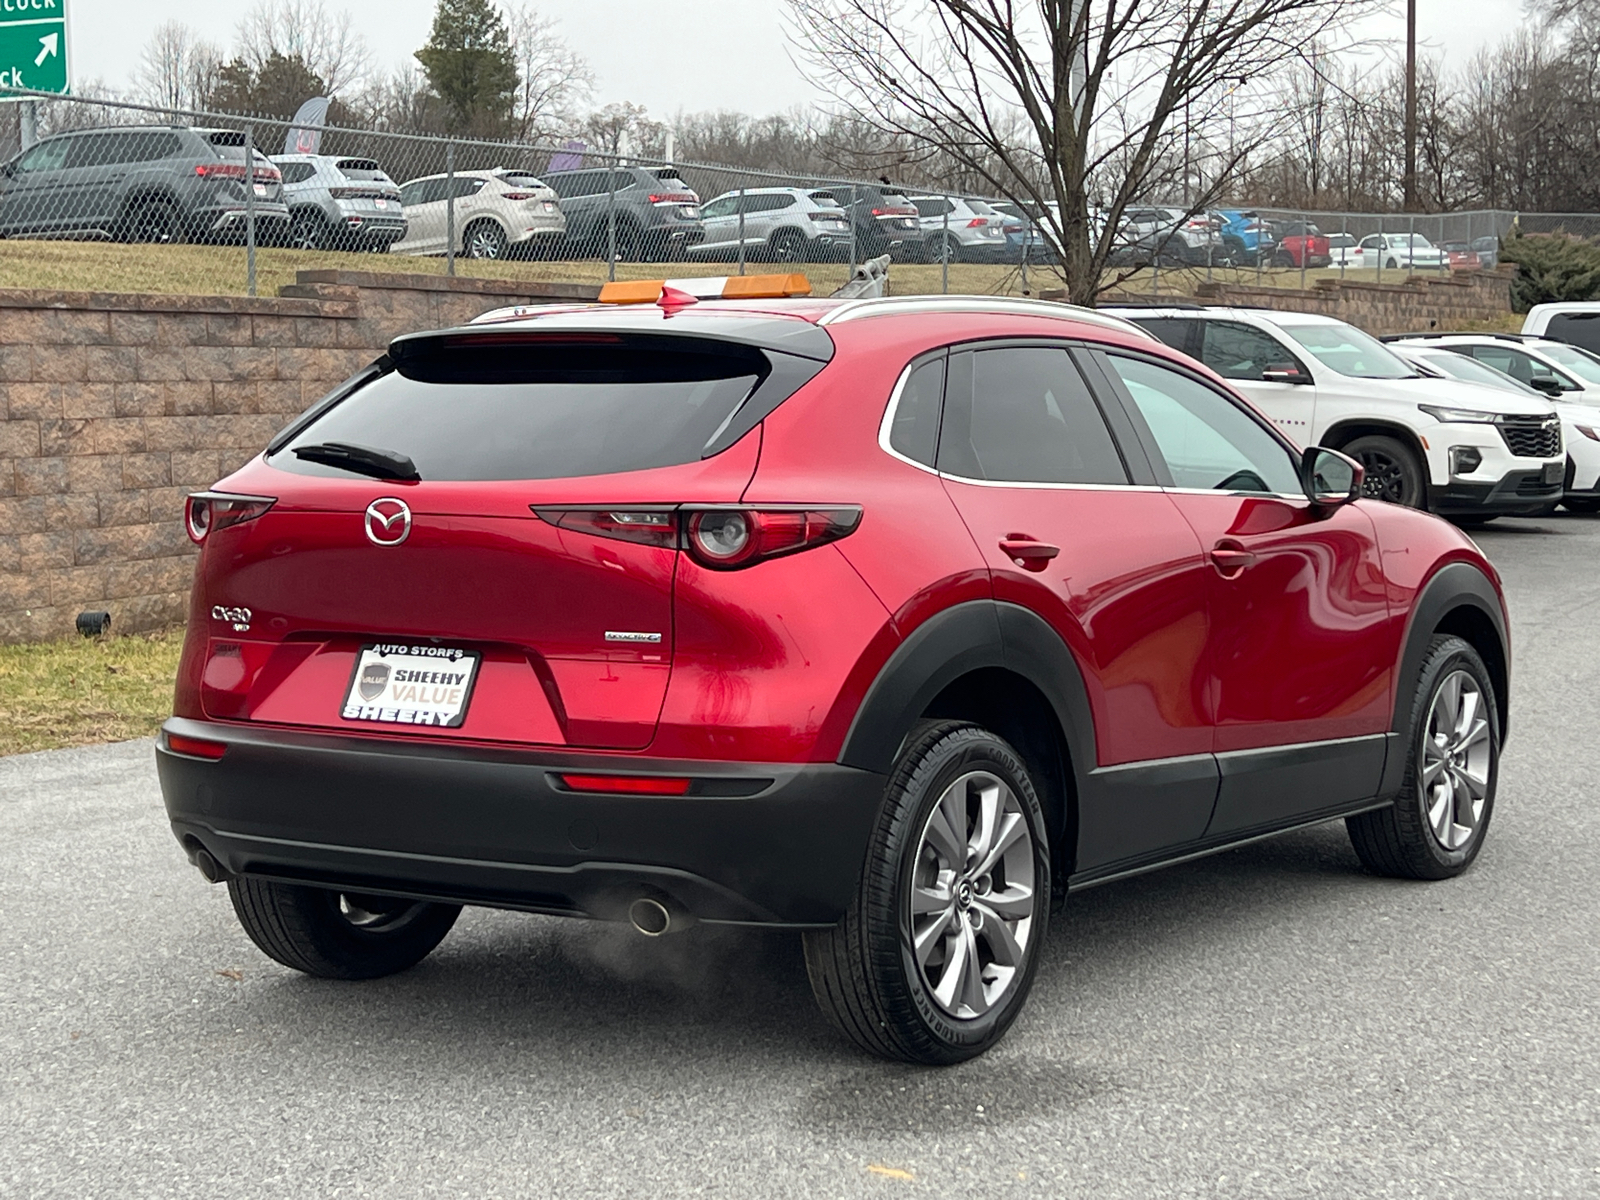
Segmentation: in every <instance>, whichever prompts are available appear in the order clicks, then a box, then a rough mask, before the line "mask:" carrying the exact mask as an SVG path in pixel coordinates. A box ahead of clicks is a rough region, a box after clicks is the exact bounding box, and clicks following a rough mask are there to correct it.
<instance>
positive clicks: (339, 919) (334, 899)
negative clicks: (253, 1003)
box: [228, 876, 461, 979]
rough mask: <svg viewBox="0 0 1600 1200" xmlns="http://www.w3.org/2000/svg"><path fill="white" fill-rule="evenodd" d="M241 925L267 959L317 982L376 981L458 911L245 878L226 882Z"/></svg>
mask: <svg viewBox="0 0 1600 1200" xmlns="http://www.w3.org/2000/svg"><path fill="white" fill-rule="evenodd" d="M228 897H229V899H231V900H232V901H233V911H234V912H235V913H236V914H238V917H239V924H241V925H243V926H244V931H245V932H246V933H247V934H249V935H250V940H251V941H252V942H254V943H255V944H256V945H257V946H259V947H260V948H261V951H262V953H263V954H265V955H266V956H267V957H268V958H272V959H276V960H277V961H278V962H281V963H282V964H283V965H284V966H286V967H293V968H294V969H295V970H296V971H304V972H305V973H306V974H307V975H315V976H317V977H318V978H320V979H377V978H380V977H381V976H384V975H393V974H395V973H396V972H397V971H404V970H405V969H406V968H407V967H414V966H416V965H417V963H419V962H421V961H422V960H423V959H424V958H426V957H427V956H428V954H429V953H430V952H432V950H433V948H434V947H435V946H437V945H438V944H439V943H440V942H442V941H443V940H444V936H445V934H447V933H449V932H450V927H451V926H452V925H454V924H455V923H456V917H457V916H458V915H460V913H461V906H460V905H459V904H431V903H428V902H426V901H422V900H401V899H397V898H395V897H391V896H368V895H362V894H360V893H355V892H336V891H330V890H329V889H327V888H315V887H303V886H301V885H299V884H290V883H273V882H271V881H269V880H265V879H255V878H252V877H250V876H237V877H235V878H233V879H230V880H228Z"/></svg>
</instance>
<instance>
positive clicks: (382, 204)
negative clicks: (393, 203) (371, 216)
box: [378, 196, 389, 208]
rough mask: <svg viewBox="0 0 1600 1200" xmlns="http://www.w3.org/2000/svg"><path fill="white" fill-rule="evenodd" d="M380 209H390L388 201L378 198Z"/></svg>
mask: <svg viewBox="0 0 1600 1200" xmlns="http://www.w3.org/2000/svg"><path fill="white" fill-rule="evenodd" d="M378 207H379V208H388V207H389V202H388V201H387V200H385V199H384V198H383V197H382V196H379V197H378Z"/></svg>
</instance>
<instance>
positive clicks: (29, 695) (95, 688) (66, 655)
mask: <svg viewBox="0 0 1600 1200" xmlns="http://www.w3.org/2000/svg"><path fill="white" fill-rule="evenodd" d="M182 648H183V630H182V629H181V628H176V629H168V630H162V631H160V632H158V633H135V634H128V635H126V636H122V637H108V638H82V637H75V638H73V639H71V640H69V641H58V642H39V643H34V644H31V645H25V646H0V754H20V753H22V752H23V751H26V750H51V749H56V748H58V747H61V746H84V745H89V744H91V743H95V742H114V741H120V740H123V739H125V738H135V737H147V736H149V735H150V734H153V733H154V732H155V731H156V729H157V728H159V727H160V725H161V722H162V721H164V720H166V718H167V717H169V716H170V715H171V714H172V681H173V678H174V677H175V676H176V675H177V671H178V654H179V651H180V650H181V649H182Z"/></svg>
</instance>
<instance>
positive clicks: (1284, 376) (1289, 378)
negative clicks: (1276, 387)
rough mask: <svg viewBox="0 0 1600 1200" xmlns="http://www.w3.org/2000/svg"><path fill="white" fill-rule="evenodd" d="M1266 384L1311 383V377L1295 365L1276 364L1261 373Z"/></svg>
mask: <svg viewBox="0 0 1600 1200" xmlns="http://www.w3.org/2000/svg"><path fill="white" fill-rule="evenodd" d="M1261 379H1262V382H1264V383H1310V382H1311V376H1309V375H1307V374H1306V373H1305V372H1304V371H1302V370H1301V369H1300V368H1299V367H1298V366H1296V365H1295V364H1294V363H1274V364H1273V365H1272V366H1269V367H1268V368H1267V369H1266V370H1264V371H1262V372H1261Z"/></svg>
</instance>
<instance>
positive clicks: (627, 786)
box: [560, 775, 691, 796]
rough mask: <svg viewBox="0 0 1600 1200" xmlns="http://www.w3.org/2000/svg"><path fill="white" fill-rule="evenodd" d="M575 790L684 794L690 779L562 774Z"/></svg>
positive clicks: (564, 780)
mask: <svg viewBox="0 0 1600 1200" xmlns="http://www.w3.org/2000/svg"><path fill="white" fill-rule="evenodd" d="M560 778H561V782H562V783H564V784H566V785H567V787H569V788H570V789H572V790H573V791H574V792H611V793H612V794H621V795H629V796H682V795H686V794H687V793H688V791H689V784H690V782H691V781H690V780H688V779H684V778H679V777H673V776H669V775H562V776H561V777H560Z"/></svg>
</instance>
